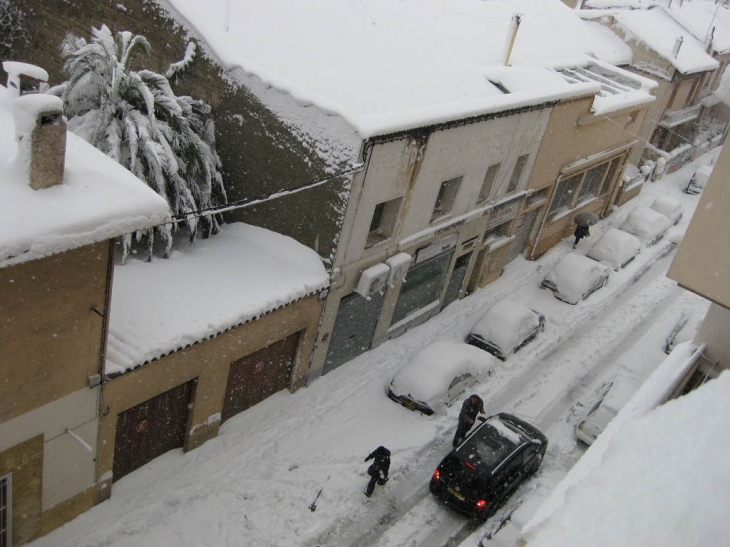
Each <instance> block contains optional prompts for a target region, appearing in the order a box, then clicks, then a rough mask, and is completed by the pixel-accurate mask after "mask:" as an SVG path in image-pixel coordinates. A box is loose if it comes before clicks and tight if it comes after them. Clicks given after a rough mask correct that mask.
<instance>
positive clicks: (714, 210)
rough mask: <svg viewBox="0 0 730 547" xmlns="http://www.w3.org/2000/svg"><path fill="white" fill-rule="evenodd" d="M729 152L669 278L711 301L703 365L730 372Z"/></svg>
mask: <svg viewBox="0 0 730 547" xmlns="http://www.w3.org/2000/svg"><path fill="white" fill-rule="evenodd" d="M728 177H730V150H728V149H725V148H723V150H722V152H721V153H720V156H719V158H718V160H717V162H716V164H715V167H714V169H713V172H712V175H711V177H710V180H709V181H708V183H707V185H706V186H705V189H704V190H703V192H702V195H701V196H700V200H699V203H698V204H697V208H696V209H695V213H694V216H693V217H692V220H691V221H690V224H689V227H688V228H687V231H686V233H685V235H684V238H683V240H682V243H681V244H680V245H679V248H678V249H677V254H676V256H675V257H674V261H673V262H672V265H671V267H670V268H669V272H668V274H667V275H668V276H669V277H670V278H671V279H674V280H675V281H677V282H678V283H679V284H680V286H682V287H683V288H685V289H687V290H689V291H692V292H694V293H697V294H699V295H700V296H702V297H704V298H706V299H708V300H709V301H710V302H712V304H711V306H710V309H709V311H708V313H707V315H706V316H705V318H704V319H703V321H702V323H701V324H700V326H699V327H698V329H697V334H696V337H695V341H696V342H697V343H703V344H707V348H706V350H705V352H704V354H703V358H704V360H705V363H704V367H705V368H707V369H711V370H714V371H715V373H717V371H719V370H724V369H727V368H730V341H729V340H728V332H730V259H729V258H728V256H730V239H728V233H730V216H729V215H728V212H729V211H730V186H728V184H727V180H728Z"/></svg>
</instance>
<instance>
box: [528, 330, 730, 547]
mask: <svg viewBox="0 0 730 547" xmlns="http://www.w3.org/2000/svg"><path fill="white" fill-rule="evenodd" d="M698 351H699V352H701V351H702V349H701V348H697V347H696V346H693V345H692V344H691V343H685V344H681V345H679V346H677V347H676V348H675V350H674V351H673V352H672V354H671V355H670V356H669V357H668V358H667V359H666V361H665V362H664V363H662V365H661V366H660V367H659V368H658V369H657V371H656V372H655V373H654V374H652V376H651V377H650V378H649V379H648V380H647V381H646V382H645V383H644V385H642V386H641V387H640V388H639V390H638V392H637V393H636V394H635V395H634V396H633V397H632V398H631V400H630V401H629V402H628V403H627V404H626V406H625V407H624V408H623V409H622V410H621V411H620V412H619V414H618V415H617V416H616V418H614V419H613V421H611V423H610V424H609V426H608V427H607V428H606V430H605V431H604V432H603V433H602V434H601V436H599V437H598V439H597V440H596V442H594V443H593V444H592V445H591V447H590V448H589V449H588V451H586V453H585V454H584V455H583V457H582V458H581V459H580V460H579V461H578V463H577V464H576V465H575V466H573V468H572V469H571V470H570V472H569V473H568V475H567V476H566V477H565V478H564V479H563V481H561V483H560V484H558V486H557V487H556V488H555V489H554V491H553V492H552V494H551V495H550V496H549V497H548V498H547V499H546V500H545V502H544V503H543V504H542V505H541V506H540V507H539V508H538V510H537V511H536V512H535V514H534V515H533V517H532V519H531V520H530V522H528V523H527V525H526V526H525V528H524V529H523V539H524V540H525V541H526V545H527V546H528V547H552V546H558V545H560V546H564V545H591V546H592V547H617V546H624V545H706V544H715V543H717V542H718V541H720V542H722V540H718V538H724V537H726V536H727V525H726V523H727V517H726V513H727V504H728V491H729V490H730V460H729V459H728V458H727V447H728V446H730V428H729V427H728V419H729V417H730V396H729V395H730V373H728V372H727V371H725V372H723V373H722V374H721V375H720V376H719V377H718V378H717V379H715V380H712V381H710V382H707V383H706V384H704V385H703V386H701V387H699V388H698V389H696V390H695V391H693V392H692V393H689V394H687V395H684V396H682V397H680V398H678V399H674V400H672V401H669V402H668V403H665V404H664V405H662V406H660V407H658V408H655V409H653V410H652V408H653V407H654V406H656V404H657V403H658V402H660V401H661V400H664V399H665V398H666V397H667V396H669V395H670V394H671V392H672V390H673V389H674V386H676V383H677V380H678V379H679V378H681V377H682V376H683V375H684V374H685V373H686V371H687V370H688V367H689V366H691V365H692V363H694V361H695V360H696V357H697V352H698ZM688 515H691V518H688Z"/></svg>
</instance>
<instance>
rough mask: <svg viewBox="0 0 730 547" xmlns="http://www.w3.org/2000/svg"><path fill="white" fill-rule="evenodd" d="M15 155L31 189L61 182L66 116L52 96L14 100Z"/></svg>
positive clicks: (61, 106)
mask: <svg viewBox="0 0 730 547" xmlns="http://www.w3.org/2000/svg"><path fill="white" fill-rule="evenodd" d="M13 118H14V119H15V140H16V141H18V157H17V160H16V161H20V162H21V164H22V165H23V167H24V169H25V172H26V173H27V177H28V182H29V184H30V186H31V188H33V189H34V190H40V189H43V188H50V187H51V186H55V185H57V184H61V183H62V182H63V170H64V167H65V161H66V119H65V118H64V117H63V101H61V98H60V97H56V96H54V95H24V96H22V97H18V98H17V99H15V100H14V101H13Z"/></svg>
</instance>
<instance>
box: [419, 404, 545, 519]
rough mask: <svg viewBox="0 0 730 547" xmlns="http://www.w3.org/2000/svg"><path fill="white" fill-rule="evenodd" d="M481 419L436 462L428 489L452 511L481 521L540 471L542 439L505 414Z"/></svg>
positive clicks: (543, 437)
mask: <svg viewBox="0 0 730 547" xmlns="http://www.w3.org/2000/svg"><path fill="white" fill-rule="evenodd" d="M481 420H482V423H481V424H479V426H477V427H476V428H475V429H474V430H473V431H472V433H471V434H470V435H469V436H468V437H467V438H466V440H465V441H464V442H463V443H462V444H461V445H459V446H458V447H456V448H455V449H454V450H452V451H451V452H449V453H448V454H447V456H446V457H445V458H444V459H443V460H442V461H441V463H440V464H439V466H438V467H437V468H436V470H435V471H434V472H433V476H432V477H431V483H430V484H429V489H430V490H431V492H433V494H435V495H436V496H437V497H438V498H439V499H441V500H442V501H443V502H445V503H446V504H447V505H448V506H450V507H453V508H454V509H456V510H457V511H460V512H461V513H464V514H466V515H468V516H470V517H478V518H487V517H488V516H490V515H491V514H492V513H493V512H494V510H495V509H496V508H497V507H498V506H499V505H500V504H501V502H502V501H504V500H505V499H506V498H507V497H509V496H510V494H512V492H514V491H515V490H516V489H517V487H518V486H519V485H520V483H521V482H522V481H523V480H524V479H525V478H526V477H527V476H528V475H530V474H531V473H534V472H535V471H536V470H537V469H538V467H540V463H541V462H542V458H543V456H544V455H545V451H546V450H547V445H548V440H547V437H545V435H543V434H542V433H540V431H538V430H537V429H536V428H535V427H533V426H532V425H530V424H528V423H527V422H525V421H523V420H520V419H519V418H517V417H515V416H512V415H511V414H506V413H500V414H496V415H494V416H490V417H489V418H486V419H484V418H481Z"/></svg>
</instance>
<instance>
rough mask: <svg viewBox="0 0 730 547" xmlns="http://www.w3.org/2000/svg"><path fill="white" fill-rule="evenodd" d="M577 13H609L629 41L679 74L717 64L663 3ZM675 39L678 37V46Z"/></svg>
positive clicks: (592, 15) (596, 15)
mask: <svg viewBox="0 0 730 547" xmlns="http://www.w3.org/2000/svg"><path fill="white" fill-rule="evenodd" d="M580 13H581V16H582V17H584V18H586V19H593V18H601V17H604V16H606V15H611V16H612V17H613V20H614V21H615V25H616V27H617V28H619V29H621V30H622V32H624V33H625V35H626V39H627V40H628V41H629V42H632V41H634V42H636V43H639V44H643V45H644V46H646V47H647V48H648V49H649V50H651V51H654V52H655V53H656V54H657V55H659V57H661V58H662V59H664V60H665V61H667V62H668V63H669V64H670V65H671V66H672V67H674V68H675V69H676V70H677V71H679V72H681V73H682V74H694V73H697V72H703V71H707V70H715V69H716V68H717V67H718V66H719V63H718V62H717V61H716V60H715V59H714V58H713V57H712V56H711V55H709V54H708V53H707V52H706V51H705V46H704V45H703V44H702V43H701V42H700V41H699V40H697V39H696V38H695V37H694V36H693V35H692V33H691V32H690V31H688V30H687V29H685V28H684V27H682V26H681V25H680V24H678V23H677V22H676V21H675V20H674V19H673V18H672V17H670V15H669V14H668V13H667V11H666V10H665V9H664V7H663V6H659V5H654V6H652V7H651V8H650V9H612V10H608V11H603V10H600V11H594V10H583V11H581V12H580ZM678 40H681V45H679V46H678ZM677 47H679V51H677ZM632 64H634V66H636V68H640V69H643V70H646V71H647V72H649V73H651V74H655V75H657V76H662V77H666V78H668V77H669V76H670V75H667V74H661V73H660V67H651V66H643V65H642V66H639V65H637V64H636V63H632Z"/></svg>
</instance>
